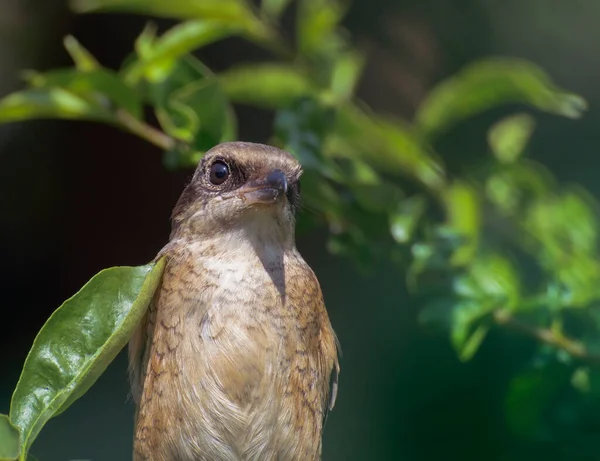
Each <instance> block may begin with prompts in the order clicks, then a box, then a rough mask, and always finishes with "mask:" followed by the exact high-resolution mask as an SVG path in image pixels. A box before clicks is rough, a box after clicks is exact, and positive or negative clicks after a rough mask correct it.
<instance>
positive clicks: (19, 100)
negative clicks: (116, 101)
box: [0, 88, 114, 123]
mask: <svg viewBox="0 0 600 461" xmlns="http://www.w3.org/2000/svg"><path fill="white" fill-rule="evenodd" d="M39 118H64V119H72V120H95V121H102V122H114V117H113V115H112V114H111V113H110V112H109V111H108V110H107V109H106V108H104V107H100V106H98V105H94V104H92V103H90V102H89V101H87V100H86V99H84V98H82V97H80V96H78V95H76V94H74V93H72V92H70V91H67V90H63V89H61V88H47V89H46V88H44V89H37V88H36V89H31V90H24V91H18V92H16V93H11V94H9V95H8V96H6V97H4V98H3V99H0V123H7V122H17V121H21V120H31V119H39Z"/></svg>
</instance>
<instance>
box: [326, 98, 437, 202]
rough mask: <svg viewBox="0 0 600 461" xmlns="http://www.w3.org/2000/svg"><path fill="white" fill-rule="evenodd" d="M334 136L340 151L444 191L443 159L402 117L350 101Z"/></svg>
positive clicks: (386, 171) (337, 121)
mask: <svg viewBox="0 0 600 461" xmlns="http://www.w3.org/2000/svg"><path fill="white" fill-rule="evenodd" d="M330 136H331V139H332V141H331V142H332V143H333V144H335V145H337V149H338V151H339V152H340V153H344V154H345V155H346V156H348V157H351V158H360V159H363V160H364V161H365V162H367V163H368V164H369V165H371V166H372V167H374V168H377V169H378V170H379V171H382V172H384V173H386V174H398V175H402V176H408V177H410V178H411V179H413V180H415V181H417V182H419V183H421V184H423V185H425V186H426V188H427V189H429V190H431V191H440V190H441V189H442V187H443V186H444V184H445V178H444V166H443V164H442V162H441V160H439V159H438V158H437V156H436V155H435V154H434V153H433V152H432V151H431V149H430V148H429V147H428V146H427V145H426V144H424V143H423V142H422V140H421V139H420V138H419V137H418V136H417V135H416V134H415V133H414V132H413V131H412V129H411V128H410V127H408V126H406V125H405V124H403V123H402V122H401V121H398V120H388V119H385V118H382V117H378V116H376V115H374V114H371V113H369V112H367V111H365V110H362V109H360V108H358V107H356V106H354V105H351V104H346V105H344V106H342V107H340V108H339V110H338V111H337V117H336V120H335V126H334V129H333V132H332V133H331V135H330Z"/></svg>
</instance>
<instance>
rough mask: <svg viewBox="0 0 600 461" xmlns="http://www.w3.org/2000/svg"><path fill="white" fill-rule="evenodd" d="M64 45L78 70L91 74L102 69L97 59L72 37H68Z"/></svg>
mask: <svg viewBox="0 0 600 461" xmlns="http://www.w3.org/2000/svg"><path fill="white" fill-rule="evenodd" d="M63 44H64V46H65V49H66V50H67V52H68V53H69V56H71V59H72V60H73V62H74V63H75V67H77V69H79V70H81V71H83V72H89V71H92V70H97V69H100V68H101V66H100V64H99V63H98V61H97V60H96V58H95V57H94V56H93V55H92V54H91V53H90V52H89V51H88V50H86V49H85V48H84V47H83V45H81V43H79V42H78V41H77V39H76V38H75V37H73V36H72V35H67V36H66V37H65V38H64V40H63Z"/></svg>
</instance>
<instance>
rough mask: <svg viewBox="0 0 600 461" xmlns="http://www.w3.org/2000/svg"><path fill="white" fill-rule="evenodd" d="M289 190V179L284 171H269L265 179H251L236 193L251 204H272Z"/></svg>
mask: <svg viewBox="0 0 600 461" xmlns="http://www.w3.org/2000/svg"><path fill="white" fill-rule="evenodd" d="M287 191H288V181H287V178H286V177H285V174H284V173H283V171H281V170H279V169H277V170H273V171H271V172H269V174H267V176H266V177H265V179H263V180H259V181H251V182H248V183H246V184H245V185H243V186H242V187H240V188H239V189H238V190H237V191H236V193H237V195H238V196H240V197H242V198H243V199H244V200H245V201H247V202H248V203H249V204H265V205H267V204H271V203H275V202H276V201H277V199H278V198H279V197H281V196H282V195H285V194H286V193H287Z"/></svg>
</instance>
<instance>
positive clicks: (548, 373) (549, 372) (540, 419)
mask: <svg viewBox="0 0 600 461" xmlns="http://www.w3.org/2000/svg"><path fill="white" fill-rule="evenodd" d="M570 371H571V370H570V368H569V367H567V366H564V365H561V364H558V363H556V362H552V363H550V364H548V365H546V366H544V367H542V368H538V369H532V370H528V371H526V372H525V373H521V374H520V375H517V376H516V377H515V378H514V379H513V380H512V381H511V382H510V383H509V386H508V391H507V395H506V401H505V404H504V411H505V417H506V423H507V425H508V427H509V429H511V431H512V432H514V433H515V434H516V435H518V436H520V437H531V436H536V435H540V434H543V432H544V431H545V429H546V428H547V424H548V423H547V421H546V420H547V418H546V417H545V416H546V410H547V409H548V408H550V407H551V406H552V405H556V398H557V397H558V395H560V394H561V393H563V392H564V390H565V389H566V388H568V386H569V380H570Z"/></svg>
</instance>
